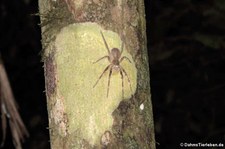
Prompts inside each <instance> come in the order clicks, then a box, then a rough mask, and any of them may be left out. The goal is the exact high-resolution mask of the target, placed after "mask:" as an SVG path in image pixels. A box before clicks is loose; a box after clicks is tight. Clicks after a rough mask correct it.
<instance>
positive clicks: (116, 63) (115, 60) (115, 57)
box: [93, 31, 132, 98]
mask: <svg viewBox="0 0 225 149" xmlns="http://www.w3.org/2000/svg"><path fill="white" fill-rule="evenodd" d="M100 33H101V36H102V39H103V41H104V44H105V47H106V49H107V51H108V55H106V56H103V57H101V58H99V59H98V60H97V61H96V62H94V63H93V64H95V63H97V62H99V61H100V60H102V59H105V58H107V59H108V61H109V63H110V64H109V65H108V66H107V67H106V68H105V69H104V71H103V72H102V74H101V75H100V76H99V78H98V80H97V81H96V83H95V84H94V86H93V88H94V87H95V86H96V85H97V84H98V82H99V80H100V79H101V78H102V76H103V74H104V73H105V72H106V71H107V70H109V77H108V87H107V98H108V95H109V86H110V78H111V75H112V71H113V70H115V71H117V72H118V71H119V72H120V75H121V79H122V96H123V97H124V80H123V77H124V74H125V76H126V77H127V79H128V83H129V85H130V90H131V93H132V89H131V83H130V78H129V77H128V75H127V72H126V71H125V69H124V68H123V67H122V66H121V65H120V63H121V62H122V61H123V60H125V59H126V60H128V61H129V62H130V63H131V60H130V59H129V58H128V57H126V56H122V57H121V55H122V53H123V47H124V42H122V45H121V51H120V50H119V49H118V48H112V49H111V51H110V50H109V46H108V44H107V42H106V40H105V37H104V35H103V33H102V32H101V31H100Z"/></svg>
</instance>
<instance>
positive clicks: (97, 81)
mask: <svg viewBox="0 0 225 149" xmlns="http://www.w3.org/2000/svg"><path fill="white" fill-rule="evenodd" d="M109 67H111V64H109V65H108V66H107V67H106V68H105V70H104V71H103V72H102V74H101V75H100V77H99V78H98V80H97V81H96V83H95V85H94V86H93V88H94V87H95V86H96V85H97V84H98V81H99V80H100V79H101V78H102V76H103V74H104V73H105V72H106V71H107V70H108V69H109Z"/></svg>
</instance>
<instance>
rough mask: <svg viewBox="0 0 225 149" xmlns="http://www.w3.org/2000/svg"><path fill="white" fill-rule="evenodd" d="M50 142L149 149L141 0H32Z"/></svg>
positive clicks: (150, 123) (63, 145)
mask: <svg viewBox="0 0 225 149" xmlns="http://www.w3.org/2000/svg"><path fill="white" fill-rule="evenodd" d="M39 10H40V17H41V27H42V45H43V49H44V51H43V61H44V69H45V80H46V82H45V84H46V96H47V103H48V114H49V131H50V139H51V148H53V149H59V148H63V149H71V148H76V149H80V148H85V149H89V148H90V149H92V148H96V149H97V148H99V149H100V148H104V149H105V148H107V149H110V148H112V149H128V148H129V149H130V148H131V149H136V148H140V149H155V139H154V126H153V115H152V104H151V95H150V81H149V69H148V68H149V66H148V57H147V47H146V34H145V32H146V28H145V17H144V16H145V12H144V2H143V0H115V1H111V0H64V1H62V0H51V1H46V0H39Z"/></svg>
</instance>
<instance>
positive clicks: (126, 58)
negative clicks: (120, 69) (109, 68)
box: [120, 56, 131, 63]
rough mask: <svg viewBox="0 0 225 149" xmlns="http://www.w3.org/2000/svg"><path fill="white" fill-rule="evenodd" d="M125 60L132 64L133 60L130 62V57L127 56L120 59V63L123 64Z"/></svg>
mask: <svg viewBox="0 0 225 149" xmlns="http://www.w3.org/2000/svg"><path fill="white" fill-rule="evenodd" d="M124 59H126V60H128V61H129V62H130V63H131V60H130V59H129V58H128V57H126V56H123V57H122V58H121V59H120V63H121V62H122V61H123V60H124Z"/></svg>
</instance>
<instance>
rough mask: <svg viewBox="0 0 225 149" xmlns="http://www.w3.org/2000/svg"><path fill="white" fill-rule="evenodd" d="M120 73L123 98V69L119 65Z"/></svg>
mask: <svg viewBox="0 0 225 149" xmlns="http://www.w3.org/2000/svg"><path fill="white" fill-rule="evenodd" d="M120 75H121V80H122V98H124V87H123V86H124V84H123V71H122V69H121V67H120Z"/></svg>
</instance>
